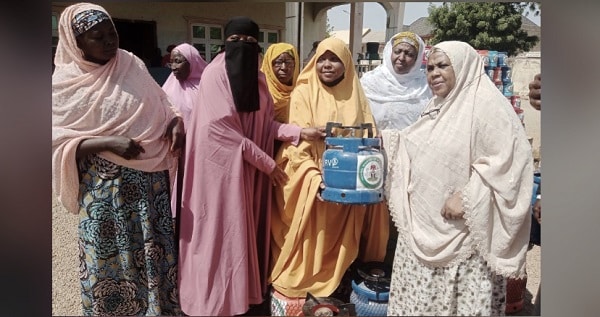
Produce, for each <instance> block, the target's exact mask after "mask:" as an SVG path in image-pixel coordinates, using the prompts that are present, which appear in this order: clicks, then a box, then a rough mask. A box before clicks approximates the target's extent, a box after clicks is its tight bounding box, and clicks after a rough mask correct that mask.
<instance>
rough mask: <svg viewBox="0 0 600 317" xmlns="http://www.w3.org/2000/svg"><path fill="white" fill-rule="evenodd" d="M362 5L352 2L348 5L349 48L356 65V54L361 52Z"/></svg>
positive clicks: (361, 3)
mask: <svg viewBox="0 0 600 317" xmlns="http://www.w3.org/2000/svg"><path fill="white" fill-rule="evenodd" d="M364 7H365V6H364V3H363V2H352V3H351V4H350V38H349V48H350V52H352V60H353V61H354V62H355V63H356V60H357V59H358V53H360V52H361V50H362V29H363V16H364Z"/></svg>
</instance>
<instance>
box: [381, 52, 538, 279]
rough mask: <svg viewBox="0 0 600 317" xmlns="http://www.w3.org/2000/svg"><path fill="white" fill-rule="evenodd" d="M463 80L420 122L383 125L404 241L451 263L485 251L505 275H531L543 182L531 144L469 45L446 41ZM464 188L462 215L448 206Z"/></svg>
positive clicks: (429, 259) (433, 262) (430, 259)
mask: <svg viewBox="0 0 600 317" xmlns="http://www.w3.org/2000/svg"><path fill="white" fill-rule="evenodd" d="M434 49H440V50H442V51H443V52H445V53H446V55H448V57H449V58H450V61H451V63H452V67H453V69H454V72H455V75H456V86H455V87H454V88H453V89H452V91H451V92H450V94H449V95H448V96H447V97H446V98H441V97H434V98H433V99H432V101H431V102H430V103H429V104H428V105H427V107H426V108H425V110H424V112H425V113H427V112H429V111H431V110H435V109H439V113H437V112H436V111H433V112H432V114H433V115H432V116H429V115H424V116H423V117H421V118H420V119H419V120H418V121H417V122H416V123H415V124H414V125H412V126H410V127H408V128H407V129H405V130H403V131H402V132H399V131H398V130H384V131H382V136H383V142H384V146H385V148H386V151H387V153H388V156H389V164H388V177H387V180H388V182H387V184H386V186H385V188H386V196H387V198H388V200H389V206H390V209H391V213H392V216H393V219H394V222H395V224H396V226H397V227H398V229H399V232H400V237H399V239H404V241H405V242H406V243H407V244H408V245H409V246H410V247H411V249H412V250H413V252H414V254H415V255H416V256H417V257H418V258H419V259H420V260H421V262H422V263H423V264H425V265H428V266H433V267H441V266H450V265H453V264H457V263H459V262H462V261H464V260H466V259H467V258H468V257H469V256H471V255H472V254H473V252H474V250H478V251H479V252H480V254H481V255H483V257H484V258H485V260H486V261H487V262H488V265H489V266H490V267H491V268H492V269H493V270H494V271H495V272H496V273H498V274H501V275H505V276H510V277H523V276H524V275H525V255H526V251H527V245H528V242H529V230H530V221H531V216H530V209H529V208H530V200H531V191H532V185H533V164H532V163H533V160H532V154H531V146H530V144H529V142H528V140H527V137H526V134H525V130H524V129H523V126H522V124H521V122H520V120H519V119H518V117H517V115H516V114H515V112H514V110H513V109H512V107H511V105H510V103H509V102H508V101H507V99H506V98H505V97H504V96H503V95H502V94H501V93H500V91H499V90H498V89H497V88H496V86H495V85H494V84H493V83H492V82H491V81H490V80H489V78H487V77H486V75H485V73H484V68H483V63H482V61H481V60H480V57H479V56H478V54H477V52H476V51H475V50H474V49H473V48H472V47H471V46H469V45H468V44H466V43H463V42H457V41H449V42H442V43H439V44H437V45H436V46H435V47H434ZM454 192H461V193H462V201H463V210H464V212H465V214H464V219H462V220H445V219H444V218H443V217H442V216H441V210H442V207H443V205H444V202H445V201H446V199H447V198H448V197H449V196H450V195H451V194H453V193H454Z"/></svg>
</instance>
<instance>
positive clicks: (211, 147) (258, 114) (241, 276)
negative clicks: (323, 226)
mask: <svg viewBox="0 0 600 317" xmlns="http://www.w3.org/2000/svg"><path fill="white" fill-rule="evenodd" d="M224 31H225V38H226V40H225V50H224V51H223V52H221V53H219V54H217V56H216V57H215V58H214V59H213V60H212V61H211V63H210V64H209V65H208V66H206V68H205V69H204V73H203V74H202V80H201V81H200V85H199V92H198V94H199V95H198V100H199V103H200V104H201V105H202V106H200V107H194V108H193V109H192V112H191V117H190V124H189V127H188V129H187V135H186V146H185V172H184V177H183V195H182V205H181V217H180V218H181V220H180V222H181V231H180V240H179V241H180V244H179V247H180V257H179V259H180V271H179V272H180V275H179V283H180V301H181V307H182V310H183V311H184V312H185V313H186V314H188V315H194V316H233V315H239V314H244V313H246V312H247V311H248V310H249V309H250V308H251V307H252V308H254V305H259V304H261V303H263V301H264V298H265V295H266V291H267V277H266V274H267V266H268V261H269V243H270V239H269V236H270V234H269V227H270V215H271V193H272V188H273V187H274V185H277V186H281V185H283V184H284V183H285V181H286V179H287V176H286V175H285V173H284V172H283V170H281V168H279V167H278V166H277V165H276V164H275V161H274V160H273V158H272V156H273V145H274V140H275V139H276V138H277V139H279V140H282V141H290V142H292V144H297V143H298V142H299V141H300V139H314V138H321V137H322V136H323V133H321V132H319V131H318V130H317V129H316V128H305V129H303V128H300V127H298V126H294V125H289V124H282V123H279V122H277V121H275V120H274V119H273V113H274V111H273V98H272V97H271V95H270V94H269V90H268V88H267V84H266V82H265V77H264V74H263V73H262V72H260V71H259V50H260V48H259V46H258V43H257V39H258V34H259V28H258V25H257V24H256V23H255V22H254V21H252V20H251V19H249V18H247V17H234V18H231V19H230V20H229V21H228V22H227V24H226V25H225V27H224Z"/></svg>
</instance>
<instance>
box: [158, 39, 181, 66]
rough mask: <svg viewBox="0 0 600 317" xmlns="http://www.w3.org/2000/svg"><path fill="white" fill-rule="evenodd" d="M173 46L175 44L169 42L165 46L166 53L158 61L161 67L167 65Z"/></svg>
mask: <svg viewBox="0 0 600 317" xmlns="http://www.w3.org/2000/svg"><path fill="white" fill-rule="evenodd" d="M175 46H177V45H175V44H170V45H169V46H167V54H165V55H163V57H162V61H161V63H160V65H161V66H162V67H168V66H167V64H168V63H169V61H170V60H171V51H172V50H173V49H174V48H175Z"/></svg>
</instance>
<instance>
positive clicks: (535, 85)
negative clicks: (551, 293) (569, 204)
mask: <svg viewBox="0 0 600 317" xmlns="http://www.w3.org/2000/svg"><path fill="white" fill-rule="evenodd" d="M529 104H531V106H532V107H533V108H535V109H536V110H540V111H541V110H542V74H541V73H540V74H536V75H535V76H534V77H533V80H532V81H531V82H530V83H529ZM540 183H541V177H540ZM540 185H541V184H540ZM540 188H541V186H540ZM532 211H533V217H534V219H535V220H536V221H537V222H538V224H539V225H541V224H542V195H541V193H536V199H535V202H534V203H533V207H532ZM540 240H541V239H540ZM540 242H541V241H540ZM541 293H542V284H541V283H540V285H539V286H538V291H537V294H536V295H535V300H534V301H533V304H534V306H533V307H534V310H533V314H534V315H540V313H541V307H542V302H541Z"/></svg>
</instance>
